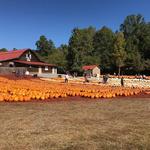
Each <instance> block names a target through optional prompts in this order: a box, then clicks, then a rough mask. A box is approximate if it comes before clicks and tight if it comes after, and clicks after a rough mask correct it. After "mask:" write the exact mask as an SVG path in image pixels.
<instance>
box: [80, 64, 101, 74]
mask: <svg viewBox="0 0 150 150" xmlns="http://www.w3.org/2000/svg"><path fill="white" fill-rule="evenodd" d="M82 70H83V71H84V72H85V73H87V74H90V75H92V76H97V75H98V74H99V75H100V73H101V72H100V68H99V67H98V65H89V66H83V67H82Z"/></svg>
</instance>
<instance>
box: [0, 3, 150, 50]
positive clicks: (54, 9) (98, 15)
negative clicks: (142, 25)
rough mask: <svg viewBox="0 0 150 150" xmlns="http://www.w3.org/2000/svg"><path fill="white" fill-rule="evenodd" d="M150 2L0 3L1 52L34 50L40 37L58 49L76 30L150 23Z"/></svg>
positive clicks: (113, 28) (117, 27) (115, 27)
mask: <svg viewBox="0 0 150 150" xmlns="http://www.w3.org/2000/svg"><path fill="white" fill-rule="evenodd" d="M149 7H150V0H0V48H3V47H5V48H7V49H13V48H18V49H20V48H32V49H35V48H36V46H35V42H36V41H37V40H38V39H39V37H40V35H45V36H46V37H47V38H48V39H52V40H53V41H54V43H55V45H56V46H57V47H58V46H60V44H65V43H68V39H69V37H70V35H71V31H72V29H73V28H74V27H79V28H84V27H88V26H90V25H92V26H94V27H96V29H100V28H101V27H102V26H104V25H105V26H108V27H109V28H111V29H112V30H113V31H115V30H117V29H119V26H120V24H121V23H122V22H123V20H124V19H125V17H126V16H127V15H130V14H138V13H140V14H142V15H143V16H144V18H145V20H146V21H150V11H149Z"/></svg>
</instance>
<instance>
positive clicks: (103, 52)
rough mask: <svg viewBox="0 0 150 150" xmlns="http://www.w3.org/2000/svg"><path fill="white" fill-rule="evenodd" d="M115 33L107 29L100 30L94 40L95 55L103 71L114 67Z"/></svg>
mask: <svg viewBox="0 0 150 150" xmlns="http://www.w3.org/2000/svg"><path fill="white" fill-rule="evenodd" d="M114 37H115V36H114V33H113V32H112V30H111V29H109V28H107V27H102V29H100V30H98V31H97V32H96V34H95V36H94V39H93V48H94V54H95V55H96V56H98V57H99V64H100V66H102V68H103V70H110V68H111V67H112V59H111V53H112V51H113V42H114Z"/></svg>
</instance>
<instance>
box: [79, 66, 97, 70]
mask: <svg viewBox="0 0 150 150" xmlns="http://www.w3.org/2000/svg"><path fill="white" fill-rule="evenodd" d="M95 67H97V65H89V66H83V67H82V69H83V70H92V69H94V68H95Z"/></svg>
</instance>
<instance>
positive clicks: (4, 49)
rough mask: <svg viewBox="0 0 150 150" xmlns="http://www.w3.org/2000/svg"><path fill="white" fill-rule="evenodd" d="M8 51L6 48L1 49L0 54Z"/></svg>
mask: <svg viewBox="0 0 150 150" xmlns="http://www.w3.org/2000/svg"><path fill="white" fill-rule="evenodd" d="M7 51H8V50H7V49H6V48H1V49H0V52H7Z"/></svg>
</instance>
